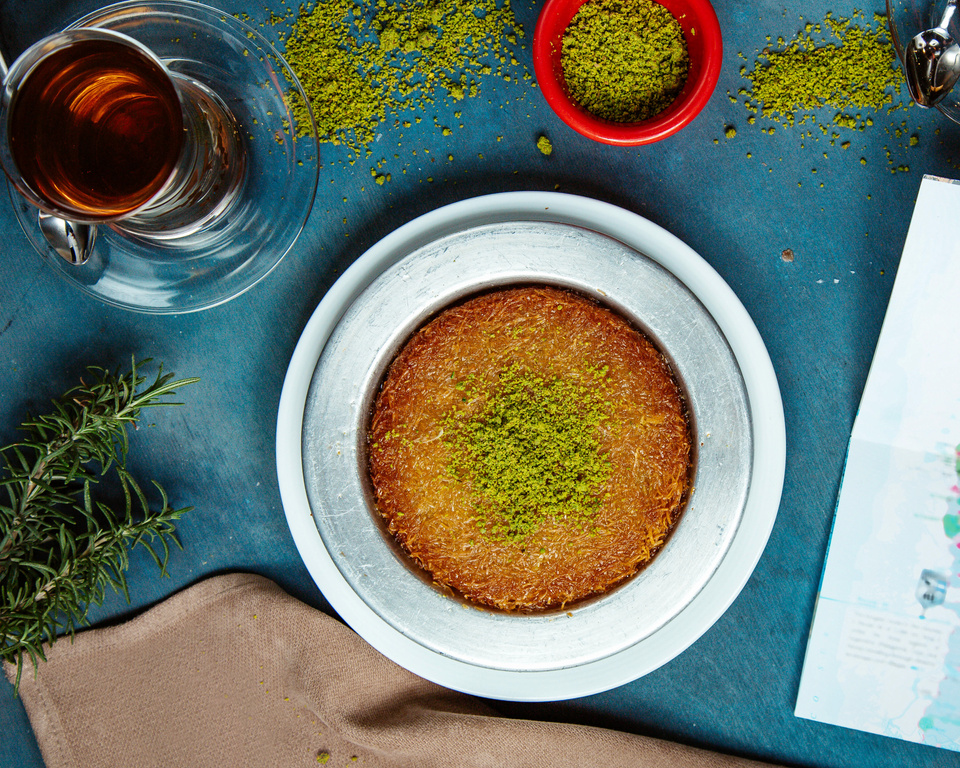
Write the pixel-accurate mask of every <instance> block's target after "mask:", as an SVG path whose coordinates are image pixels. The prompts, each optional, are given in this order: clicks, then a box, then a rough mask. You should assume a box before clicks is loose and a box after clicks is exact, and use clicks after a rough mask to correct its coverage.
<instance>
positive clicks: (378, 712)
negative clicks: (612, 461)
mask: <svg viewBox="0 0 960 768" xmlns="http://www.w3.org/2000/svg"><path fill="white" fill-rule="evenodd" d="M46 652H47V659H48V660H47V661H46V662H41V663H40V665H39V667H38V668H37V670H36V675H35V674H34V670H33V668H32V667H31V666H30V664H29V663H28V664H27V666H26V668H25V669H24V672H23V677H22V679H21V683H20V696H21V697H22V699H23V702H24V705H25V706H26V710H27V713H28V715H29V718H30V722H31V724H32V726H33V729H34V731H35V733H36V736H37V740H38V742H39V745H40V750H41V752H42V754H43V758H44V760H45V762H46V764H47V766H48V768H68V767H69V768H97V767H98V766H111V767H113V766H118V767H124V768H125V767H126V766H137V768H140V767H142V766H164V768H203V767H204V766H216V767H217V768H222V766H251V767H256V768H260V767H261V766H264V767H266V766H277V767H278V768H279V767H281V766H282V767H283V768H295V767H296V766H316V765H318V764H326V765H328V766H357V768H372V767H376V768H380V767H383V768H393V767H394V766H416V767H417V768H420V767H421V766H422V767H423V768H432V767H434V766H436V767H437V768H439V767H440V766H443V768H453V767H458V766H463V767H464V768H472V767H473V766H477V767H480V766H498V767H500V766H531V767H534V768H536V767H539V766H543V767H544V768H546V767H547V766H549V767H550V768H553V767H554V766H588V765H589V766H604V767H605V768H611V767H615V766H629V767H630V768H681V767H682V768H759V766H760V765H761V764H760V763H756V762H752V761H749V760H743V759H740V758H736V757H730V756H726V755H720V754H716V753H712V752H708V751H703V750H698V749H694V748H691V747H687V746H683V745H679V744H673V743H669V742H665V741H661V740H658V739H653V738H648V737H643V736H636V735H630V734H626V733H619V732H616V731H611V730H606V729H602V728H593V727H587V726H577V725H565V724H558V723H546V722H535V721H530V720H515V719H507V718H502V717H498V716H497V715H496V713H495V712H493V710H491V709H490V708H489V707H488V706H487V705H486V704H485V703H484V702H482V701H480V700H478V699H475V698H473V697H470V696H466V695H463V694H459V693H455V692H453V691H449V690H446V689H444V688H442V687H440V686H438V685H435V684H433V683H430V682H427V681H426V680H423V679H421V678H419V677H417V676H416V675H414V674H412V673H410V672H407V671H406V670H404V669H402V668H401V667H399V666H397V665H395V664H393V663H392V662H391V661H389V660H388V659H386V658H384V657H383V656H381V655H380V654H379V653H378V652H377V651H375V650H374V649H373V648H371V647H370V646H369V645H367V644H366V643H365V642H364V641H363V640H362V639H361V638H360V637H358V636H357V635H356V634H354V633H353V632H352V631H351V630H350V629H349V628H347V627H345V626H344V625H342V624H341V623H339V622H338V621H336V620H335V619H332V618H330V617H329V616H326V615H324V614H323V613H321V612H319V611H316V610H314V609H312V608H310V607H309V606H307V605H304V604H303V603H301V602H299V601H297V600H295V599H294V598H292V597H290V596H289V595H287V594H286V593H284V592H283V591H282V590H281V589H280V588H279V587H277V586H276V585H275V584H274V583H272V582H271V581H268V580H267V579H264V578H262V577H259V576H253V575H249V574H227V575H223V576H216V577H213V578H210V579H207V580H206V581H203V582H201V583H199V584H197V585H195V586H193V587H191V588H189V589H186V590H184V591H183V592H180V593H179V594H176V595H174V596H173V597H171V598H169V599H168V600H166V601H165V602H163V603H161V604H160V605H158V606H156V607H155V608H152V609H151V610H149V611H147V612H145V613H144V614H142V615H140V616H138V617H137V618H134V619H132V620H131V621H128V622H126V623H124V624H121V625H118V626H115V627H108V628H104V629H95V630H87V631H85V632H81V633H78V634H77V636H76V637H75V639H74V641H73V642H72V643H71V642H70V641H69V640H68V639H62V640H60V641H59V642H57V643H56V644H55V645H53V646H51V647H49V648H48V649H47V651H46ZM5 672H6V674H7V676H8V677H9V678H11V679H12V678H13V676H14V673H15V670H14V668H13V666H12V665H10V664H7V665H5Z"/></svg>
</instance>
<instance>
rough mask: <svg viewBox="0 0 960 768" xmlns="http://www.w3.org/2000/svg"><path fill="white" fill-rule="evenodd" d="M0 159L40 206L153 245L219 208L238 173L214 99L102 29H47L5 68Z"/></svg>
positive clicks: (228, 118)
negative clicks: (151, 241) (46, 34)
mask: <svg viewBox="0 0 960 768" xmlns="http://www.w3.org/2000/svg"><path fill="white" fill-rule="evenodd" d="M0 162H2V165H3V169H4V171H5V172H6V174H7V176H8V177H9V178H10V180H11V181H12V183H13V184H14V186H15V187H16V188H17V190H18V191H19V192H20V193H21V194H23V195H24V196H25V197H26V198H27V199H28V200H29V201H30V202H32V203H33V204H34V205H36V206H37V207H38V208H40V209H41V210H43V211H46V212H47V213H50V214H53V215H54V216H59V217H60V218H63V219H67V220H69V221H76V222H85V223H90V224H110V225H111V226H112V227H113V228H114V229H117V230H118V231H120V232H124V233H128V234H131V235H135V236H139V237H142V238H148V239H150V238H156V239H160V240H163V239H169V238H175V237H182V236H183V235H184V234H189V233H191V232H197V231H199V230H201V229H202V228H203V227H205V226H207V225H208V224H209V223H210V222H211V221H213V220H214V219H216V218H217V217H218V216H220V215H222V214H223V213H224V212H225V211H227V210H229V208H230V207H231V205H232V204H233V203H234V202H235V201H236V200H237V198H238V197H239V191H240V188H241V187H242V181H243V173H244V153H243V145H242V143H241V141H240V138H239V130H238V127H237V124H236V121H235V119H234V117H233V115H232V114H231V113H230V110H229V109H228V108H227V106H226V105H225V104H224V103H223V101H222V100H221V99H220V98H219V97H218V96H217V94H215V93H213V92H212V91H211V90H210V89H209V88H206V87H204V86H203V85H202V84H200V83H198V82H196V81H195V80H192V79H188V78H185V77H182V76H180V75H178V74H177V73H173V72H171V71H169V70H168V69H167V68H166V67H165V66H164V64H163V63H162V62H161V61H160V59H159V58H157V57H156V56H155V55H154V54H153V53H152V52H151V51H150V50H149V49H148V48H146V47H145V46H144V45H142V44H141V43H139V42H137V41H136V40H134V39H132V38H130V37H127V36H126V35H123V34H121V33H119V32H114V31H112V30H107V29H75V30H70V31H66V32H61V33H59V34H56V35H52V36H51V37H48V38H45V39H43V40H41V41H39V42H38V43H36V44H34V45H33V46H31V47H30V48H29V49H28V50H27V51H25V52H24V53H23V54H22V55H21V56H20V57H19V58H18V59H17V60H16V61H15V62H14V63H13V65H12V66H11V67H10V71H9V73H8V74H7V78H6V80H5V81H4V84H3V93H2V101H0Z"/></svg>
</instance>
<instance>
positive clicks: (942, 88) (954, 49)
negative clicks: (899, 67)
mask: <svg viewBox="0 0 960 768" xmlns="http://www.w3.org/2000/svg"><path fill="white" fill-rule="evenodd" d="M957 3H958V0H947V7H946V8H945V9H944V11H943V17H942V18H941V19H940V24H939V25H938V26H936V27H934V28H933V29H927V30H924V31H923V32H921V33H920V34H918V35H915V36H914V37H913V38H912V39H911V40H910V42H909V43H907V49H906V52H905V54H904V70H905V71H906V75H907V88H909V90H910V96H911V97H912V98H913V100H914V101H915V102H916V103H917V104H918V105H919V106H921V107H932V106H935V105H936V104H937V103H938V102H939V101H940V100H941V99H943V97H944V96H946V95H947V94H948V93H949V92H950V90H951V89H952V88H953V86H954V84H955V83H956V82H957V79H958V78H960V45H957V44H956V43H955V42H954V41H953V38H952V37H950V33H949V32H948V31H947V27H948V26H949V24H950V22H951V21H952V20H953V16H954V14H955V13H956V11H957Z"/></svg>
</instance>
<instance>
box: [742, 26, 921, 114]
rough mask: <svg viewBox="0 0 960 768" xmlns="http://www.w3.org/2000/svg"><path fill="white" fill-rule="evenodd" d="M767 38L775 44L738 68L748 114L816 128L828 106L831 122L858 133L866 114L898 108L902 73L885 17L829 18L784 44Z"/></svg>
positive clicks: (804, 29) (781, 39) (785, 41)
mask: <svg viewBox="0 0 960 768" xmlns="http://www.w3.org/2000/svg"><path fill="white" fill-rule="evenodd" d="M768 40H769V41H770V42H771V43H775V44H774V46H768V47H767V48H764V50H763V51H762V52H760V54H759V56H758V57H757V60H756V62H755V63H754V66H753V69H752V70H749V71H748V70H747V68H746V67H744V68H743V69H741V71H740V74H741V75H742V76H743V77H744V78H745V79H747V80H748V81H749V82H750V87H749V88H745V89H741V90H740V94H739V95H740V96H742V97H743V98H744V102H745V104H746V107H747V109H748V110H750V111H751V112H754V113H759V114H761V115H762V116H763V117H766V118H770V119H771V120H776V121H778V122H780V123H781V124H783V125H786V126H793V125H802V124H804V123H807V122H809V123H814V124H816V123H818V119H817V115H816V112H817V110H820V109H829V110H831V111H832V112H833V114H832V117H831V118H830V122H831V123H832V124H833V125H835V126H839V127H841V128H854V129H858V130H863V129H864V128H865V127H866V126H869V125H872V124H873V121H872V119H871V118H870V116H869V113H872V112H876V111H879V110H881V109H884V108H896V106H898V105H894V96H895V95H896V93H897V91H898V90H899V89H900V85H901V84H902V83H903V73H902V71H901V70H900V66H899V64H898V62H897V57H896V53H895V52H894V50H893V45H892V44H891V42H890V35H889V32H888V29H887V19H886V17H885V16H881V15H880V14H875V15H874V16H873V17H872V19H871V18H868V17H867V16H866V15H865V14H863V13H862V12H859V11H858V12H855V13H854V14H853V16H852V17H851V18H843V17H834V16H833V15H831V14H829V13H828V14H827V15H826V17H825V18H824V20H823V21H822V22H820V23H817V24H813V23H807V24H806V25H805V26H804V28H803V30H802V31H801V32H799V33H797V35H796V36H795V37H793V38H792V39H791V40H789V41H787V40H784V39H783V38H782V37H781V38H778V39H777V40H776V41H773V40H770V39H769V38H768ZM821 127H822V128H823V129H824V131H826V130H827V129H826V127H825V126H821Z"/></svg>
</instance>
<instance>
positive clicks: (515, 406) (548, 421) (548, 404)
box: [444, 365, 611, 541]
mask: <svg viewBox="0 0 960 768" xmlns="http://www.w3.org/2000/svg"><path fill="white" fill-rule="evenodd" d="M606 374H607V372H606V369H603V370H594V371H591V372H588V375H587V376H586V377H585V379H583V380H578V381H570V380H566V379H562V378H560V377H554V378H552V379H550V378H544V377H542V376H539V375H536V374H534V373H532V372H531V371H529V370H526V369H524V368H522V367H520V366H518V365H513V366H510V367H508V368H505V369H504V370H503V371H502V372H501V374H500V379H499V385H498V388H497V389H496V390H495V391H494V392H493V393H492V394H491V395H490V396H489V399H488V401H487V404H486V407H485V408H484V409H483V410H482V411H481V412H480V413H478V414H476V415H473V416H472V417H470V418H465V417H463V416H462V415H459V414H452V415H451V416H450V417H449V418H448V419H447V423H446V424H445V426H444V433H445V435H446V437H445V438H444V440H445V442H446V443H447V445H448V446H449V447H450V448H451V449H452V450H451V453H452V455H453V459H452V460H451V464H450V472H451V473H452V474H453V475H454V477H456V478H458V479H461V480H463V479H468V478H469V479H470V480H471V481H472V484H473V486H474V487H475V488H476V489H477V492H478V498H477V499H476V500H475V502H476V507H475V508H476V512H477V522H478V525H479V527H480V529H481V530H483V531H484V532H486V533H487V534H488V535H491V536H494V537H496V538H501V539H507V540H511V541H522V540H523V539H525V538H526V537H527V536H528V535H530V534H532V533H534V532H535V531H536V530H537V528H538V527H539V526H540V524H541V523H542V522H543V521H544V520H545V519H547V518H554V519H557V520H560V521H563V522H564V523H566V524H573V525H577V526H580V527H584V526H586V525H588V524H589V521H590V519H591V518H592V517H593V515H594V514H595V513H596V511H597V510H598V509H599V508H600V505H601V503H602V502H603V496H602V490H603V487H604V485H605V483H606V481H607V478H608V476H609V474H610V460H609V458H608V457H607V456H606V454H604V453H603V452H602V451H601V448H600V444H599V441H598V440H597V437H596V428H597V426H598V425H599V424H600V423H601V422H603V421H606V420H607V419H609V418H610V414H609V410H610V407H611V406H610V403H609V401H607V400H605V399H604V385H605V384H606ZM458 386H459V387H460V388H461V389H463V390H464V394H465V396H466V397H467V399H470V398H471V397H472V396H473V395H474V394H476V393H474V392H473V388H474V386H473V384H472V382H471V381H469V380H468V381H465V382H461V383H460V384H459V385H458Z"/></svg>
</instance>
